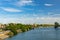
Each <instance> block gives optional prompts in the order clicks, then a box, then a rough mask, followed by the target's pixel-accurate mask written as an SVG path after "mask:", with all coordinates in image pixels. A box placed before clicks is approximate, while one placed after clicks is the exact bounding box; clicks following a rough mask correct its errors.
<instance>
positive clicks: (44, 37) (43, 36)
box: [6, 28, 60, 40]
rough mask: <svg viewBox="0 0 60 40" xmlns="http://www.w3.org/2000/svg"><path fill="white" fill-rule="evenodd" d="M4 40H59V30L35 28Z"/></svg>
mask: <svg viewBox="0 0 60 40" xmlns="http://www.w3.org/2000/svg"><path fill="white" fill-rule="evenodd" d="M6 40H60V28H57V29H54V28H37V29H34V30H31V31H28V32H25V33H21V34H18V35H17V36H15V37H12V38H8V39H6Z"/></svg>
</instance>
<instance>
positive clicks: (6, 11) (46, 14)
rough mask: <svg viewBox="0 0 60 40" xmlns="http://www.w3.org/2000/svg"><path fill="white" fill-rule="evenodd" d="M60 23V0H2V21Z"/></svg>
mask: <svg viewBox="0 0 60 40" xmlns="http://www.w3.org/2000/svg"><path fill="white" fill-rule="evenodd" d="M54 22H59V23H60V0H0V23H24V24H33V23H38V24H42V23H43V24H45V23H46V24H47V23H51V24H52V23H54Z"/></svg>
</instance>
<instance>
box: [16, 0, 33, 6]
mask: <svg viewBox="0 0 60 40" xmlns="http://www.w3.org/2000/svg"><path fill="white" fill-rule="evenodd" d="M32 2H33V1H32V0H19V1H18V2H16V3H15V5H18V6H25V5H31V4H32Z"/></svg>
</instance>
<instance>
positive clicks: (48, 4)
mask: <svg viewBox="0 0 60 40" xmlns="http://www.w3.org/2000/svg"><path fill="white" fill-rule="evenodd" d="M44 5H45V6H53V4H44Z"/></svg>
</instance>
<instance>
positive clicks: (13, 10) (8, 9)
mask: <svg viewBox="0 0 60 40" xmlns="http://www.w3.org/2000/svg"><path fill="white" fill-rule="evenodd" d="M2 9H3V10H4V11H7V12H22V10H18V9H14V8H2Z"/></svg>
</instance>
